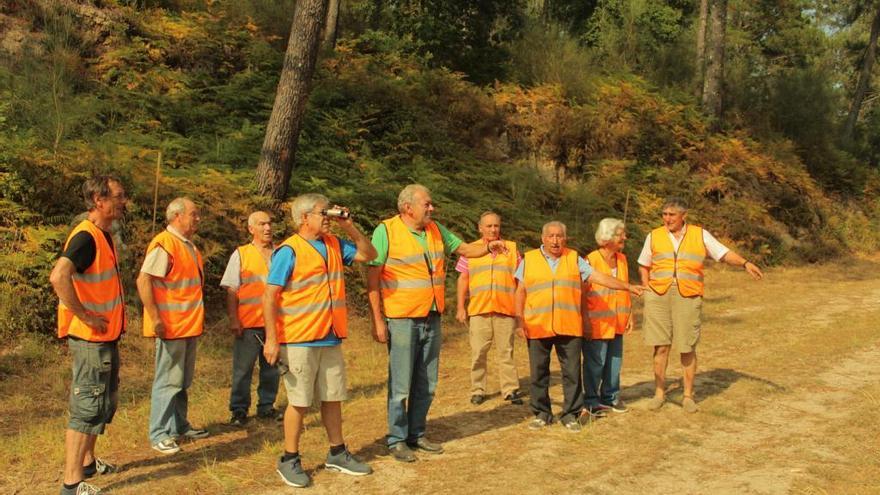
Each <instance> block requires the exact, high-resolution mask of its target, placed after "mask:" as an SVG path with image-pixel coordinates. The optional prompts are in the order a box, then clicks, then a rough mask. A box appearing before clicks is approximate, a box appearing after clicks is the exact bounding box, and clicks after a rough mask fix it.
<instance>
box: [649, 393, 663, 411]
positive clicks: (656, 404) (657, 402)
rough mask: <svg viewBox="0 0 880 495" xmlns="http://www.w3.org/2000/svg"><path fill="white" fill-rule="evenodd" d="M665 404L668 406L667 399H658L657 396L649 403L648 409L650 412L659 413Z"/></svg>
mask: <svg viewBox="0 0 880 495" xmlns="http://www.w3.org/2000/svg"><path fill="white" fill-rule="evenodd" d="M663 404H666V397H657V396H656V395H655V396H654V397H653V398H652V399H651V400H649V401H648V406H647V409H648V410H649V411H659V410H660V408H661V407H663Z"/></svg>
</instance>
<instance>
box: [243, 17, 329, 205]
mask: <svg viewBox="0 0 880 495" xmlns="http://www.w3.org/2000/svg"><path fill="white" fill-rule="evenodd" d="M326 13H327V0H300V1H299V2H297V5H296V10H295V12H294V14H293V26H292V27H291V29H290V40H289V41H288V43H287V51H286V52H285V54H284V65H283V67H282V69H281V78H280V80H279V81H278V89H277V91H276V93H275V103H274V105H273V106H272V114H271V116H270V117H269V123H268V124H267V126H266V137H265V139H264V140H263V148H262V150H261V152H260V162H259V164H258V165H257V185H258V188H259V192H260V194H262V195H264V196H268V197H271V198H272V199H274V200H275V201H283V200H284V198H285V197H287V188H288V185H289V183H290V173H291V171H292V170H293V165H294V159H295V157H296V148H297V141H298V140H299V131H300V129H301V128H302V117H303V113H304V112H305V109H306V101H307V100H308V96H309V90H310V89H311V80H312V74H313V73H314V71H315V63H316V62H317V58H318V48H319V46H320V42H321V28H322V27H323V26H324V20H325V19H324V18H325V16H326Z"/></svg>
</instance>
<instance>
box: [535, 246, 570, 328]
mask: <svg viewBox="0 0 880 495" xmlns="http://www.w3.org/2000/svg"><path fill="white" fill-rule="evenodd" d="M523 263H524V266H523V284H524V286H525V290H526V301H525V308H524V310H523V326H524V330H525V334H526V337H527V338H529V339H544V338H549V337H554V336H556V335H569V336H573V337H580V336H582V335H583V328H582V326H581V325H582V323H583V322H582V319H581V287H582V283H581V273H580V270H578V255H577V253H576V252H574V251H573V250H571V249H568V248H566V249H564V250H563V251H562V256H560V259H559V264H558V265H557V266H556V272H555V273H554V272H553V270H551V269H550V264H549V263H548V262H547V260H546V258H545V257H544V253H542V252H541V250H540V249H533V250H531V251H529V252H527V253H526V254H525V256H524V257H523Z"/></svg>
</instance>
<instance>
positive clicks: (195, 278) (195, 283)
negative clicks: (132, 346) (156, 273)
mask: <svg viewBox="0 0 880 495" xmlns="http://www.w3.org/2000/svg"><path fill="white" fill-rule="evenodd" d="M156 247H159V248H161V249H164V250H165V252H166V253H168V257H169V262H170V264H171V265H170V266H171V270H170V271H169V272H168V273H167V274H166V275H165V277H164V278H157V277H151V279H152V285H153V298H154V299H155V301H156V307H157V308H158V310H159V318H160V319H161V320H162V324H163V325H164V326H165V340H172V339H183V338H187V337H198V336H199V335H201V334H202V329H203V327H204V324H205V306H204V302H203V301H202V285H203V284H204V277H203V275H202V274H203V273H204V265H203V263H202V254H201V253H199V250H198V249H196V247H195V246H191V245H188V244H187V243H185V242H183V241H182V240H180V239H179V238H178V237H177V236H176V235H174V234H172V233H171V232H169V231H167V230H164V231H162V232H160V233H159V234H158V235H156V237H154V238H153V240H152V241H150V245H149V246H147V253H149V252H150V251H152V250H153V249H155V248H156ZM155 336H156V334H155V333H153V320H152V318H150V315H148V314H147V312H146V311H144V337H155Z"/></svg>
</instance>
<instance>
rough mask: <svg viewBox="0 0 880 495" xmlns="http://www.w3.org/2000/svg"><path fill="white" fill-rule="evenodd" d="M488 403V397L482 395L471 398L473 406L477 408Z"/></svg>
mask: <svg viewBox="0 0 880 495" xmlns="http://www.w3.org/2000/svg"><path fill="white" fill-rule="evenodd" d="M485 401H486V396H485V395H482V394H477V395H472V396H471V404H473V405H475V406H479V405H480V404H482V403H483V402H485Z"/></svg>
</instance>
